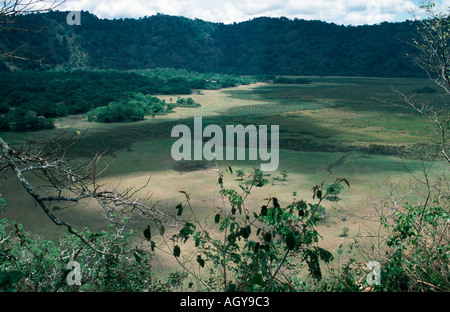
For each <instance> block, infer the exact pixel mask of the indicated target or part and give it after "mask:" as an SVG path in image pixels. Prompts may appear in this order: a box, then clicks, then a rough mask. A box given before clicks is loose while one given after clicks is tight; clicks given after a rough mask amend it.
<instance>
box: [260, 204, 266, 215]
mask: <svg viewBox="0 0 450 312" xmlns="http://www.w3.org/2000/svg"><path fill="white" fill-rule="evenodd" d="M261 216H263V217H264V216H267V206H266V205H264V206H262V207H261Z"/></svg>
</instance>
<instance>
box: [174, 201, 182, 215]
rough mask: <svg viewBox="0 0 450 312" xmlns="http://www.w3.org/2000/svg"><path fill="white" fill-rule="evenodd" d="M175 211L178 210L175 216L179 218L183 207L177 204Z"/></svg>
mask: <svg viewBox="0 0 450 312" xmlns="http://www.w3.org/2000/svg"><path fill="white" fill-rule="evenodd" d="M175 209H178V213H177V216H181V215H182V214H183V205H182V204H181V203H179V204H178V205H177V206H176V207H175Z"/></svg>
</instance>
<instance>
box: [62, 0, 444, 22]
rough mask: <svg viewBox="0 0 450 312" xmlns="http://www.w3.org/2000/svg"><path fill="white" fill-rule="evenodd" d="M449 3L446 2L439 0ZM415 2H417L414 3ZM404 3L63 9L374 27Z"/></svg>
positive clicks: (161, 3) (395, 15)
mask: <svg viewBox="0 0 450 312" xmlns="http://www.w3.org/2000/svg"><path fill="white" fill-rule="evenodd" d="M442 1H444V2H446V3H449V2H450V0H442ZM414 2H417V3H418V1H414ZM414 2H413V1H405V0H314V1H310V0H260V1H254V0H209V1H203V0H152V1H146V0H108V1H107V0H98V1H89V0H67V2H66V3H65V4H64V9H66V10H84V11H89V12H91V13H94V14H96V15H97V16H99V17H101V18H109V19H111V18H124V17H131V18H138V17H143V16H146V15H147V16H150V15H154V14H156V13H163V14H168V15H180V16H185V17H188V18H199V19H203V20H206V21H211V22H223V23H233V22H241V21H245V20H249V19H252V18H255V17H260V16H269V17H280V16H285V17H288V18H299V19H308V20H311V19H314V20H323V21H327V22H334V23H337V24H346V25H348V24H352V25H361V24H374V23H380V22H383V21H396V20H398V19H405V18H407V14H406V12H407V11H408V10H413V9H416V10H417V9H418V4H414Z"/></svg>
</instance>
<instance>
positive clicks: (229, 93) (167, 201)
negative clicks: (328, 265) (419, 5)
mask: <svg viewBox="0 0 450 312" xmlns="http://www.w3.org/2000/svg"><path fill="white" fill-rule="evenodd" d="M309 78H310V79H312V81H313V83H311V84H305V85H282V84H280V85H271V84H262V83H260V84H253V85H249V86H241V87H237V88H230V89H224V90H214V91H212V90H208V91H201V92H198V93H197V94H194V95H192V96H191V97H192V98H193V99H194V101H195V102H198V103H200V104H201V105H202V106H201V107H200V108H195V109H189V108H177V109H176V111H175V112H174V113H172V114H168V115H164V116H157V117H156V118H148V119H146V120H144V121H140V122H136V123H120V124H99V123H88V122H87V121H85V120H84V119H83V118H82V117H81V116H78V115H77V116H69V117H65V118H63V119H62V120H60V121H58V122H56V126H57V128H56V129H54V130H48V131H42V132H36V133H20V134H17V133H7V134H4V135H3V134H2V135H3V138H4V139H5V140H7V141H10V142H15V143H18V142H20V141H22V140H25V139H29V138H33V137H34V138H46V137H49V136H51V135H57V134H59V133H61V132H62V131H69V132H71V131H87V132H86V134H85V135H84V137H83V139H82V140H81V141H80V142H79V143H78V144H77V145H76V147H75V148H74V150H73V151H71V152H70V153H68V155H67V157H70V158H72V159H73V160H81V159H86V158H88V157H90V156H91V155H92V154H94V153H96V152H101V151H104V150H107V153H106V154H105V157H104V158H103V161H104V163H103V165H105V164H106V163H107V164H108V165H109V167H108V175H107V177H106V178H104V182H105V183H109V184H111V185H117V184H119V183H120V185H121V186H122V187H126V186H129V185H136V186H139V185H143V184H144V183H145V182H146V181H147V179H148V178H151V180H150V184H149V187H148V191H149V192H150V193H151V194H152V200H153V201H154V202H158V207H159V208H160V209H163V210H168V211H171V212H173V210H174V207H175V205H176V204H177V203H179V202H181V201H183V199H184V195H182V194H181V193H179V191H181V190H183V191H186V192H188V193H189V194H191V199H192V205H193V207H194V209H195V211H196V215H197V216H198V217H199V218H200V219H204V220H209V219H211V218H212V215H213V213H214V210H215V209H216V207H217V206H218V203H219V202H220V197H219V194H218V190H219V189H218V186H217V183H216V181H217V177H218V172H217V170H216V167H215V165H214V163H207V162H203V163H200V164H198V163H196V164H192V163H191V164H189V163H185V164H179V163H176V162H175V161H174V160H173V159H172V158H171V157H170V148H171V145H172V143H173V142H174V139H173V138H171V137H170V131H171V129H172V127H173V126H174V125H176V124H180V123H183V124H187V125H190V124H192V117H194V116H202V117H203V118H204V124H218V125H220V126H224V125H226V124H244V125H247V124H255V125H273V124H276V125H279V126H280V147H281V150H280V167H279V170H278V171H276V172H270V173H267V176H266V177H267V179H268V180H269V182H270V183H269V184H268V185H267V186H265V187H264V188H261V189H259V188H258V189H255V190H254V191H253V192H252V196H251V197H250V198H249V201H248V203H247V207H249V209H257V208H258V207H260V206H261V202H262V201H263V199H264V198H267V197H270V196H276V197H277V198H279V199H280V203H281V204H282V205H287V204H289V203H290V202H291V201H292V200H294V199H302V198H303V199H306V200H311V195H312V193H311V191H310V189H311V187H312V186H313V185H315V184H318V183H320V182H322V181H323V182H325V184H326V183H331V182H333V181H334V179H336V177H345V178H347V179H348V180H349V181H350V184H351V187H350V188H346V189H345V190H344V191H343V192H342V195H340V199H341V200H340V201H336V202H327V203H326V209H327V219H326V220H325V221H323V223H322V225H321V229H320V233H321V234H322V236H323V237H324V240H323V242H322V244H323V245H324V246H325V247H326V248H329V249H330V250H332V251H336V250H337V248H338V246H339V245H340V244H341V243H343V242H347V241H350V240H351V238H352V236H354V235H356V234H357V233H358V232H360V231H361V228H362V226H363V224H362V223H361V220H363V219H362V218H364V217H365V216H368V215H373V201H374V199H376V198H378V197H377V196H380V194H379V192H378V191H379V189H380V187H381V186H382V185H383V184H386V183H387V181H389V182H390V183H398V184H399V187H400V188H401V187H408V186H409V185H410V183H411V181H413V178H412V177H411V173H416V172H420V171H421V170H422V164H423V163H422V162H421V161H420V160H419V156H426V155H427V157H426V161H425V163H424V164H425V166H431V165H432V170H431V174H432V175H434V176H435V175H439V174H441V173H442V172H444V171H445V170H446V169H445V168H444V166H443V164H442V163H440V162H439V161H436V162H430V161H429V159H431V158H432V156H433V152H434V149H433V148H432V143H434V142H436V141H435V140H436V139H435V138H436V129H435V128H434V127H433V125H432V124H430V123H429V122H427V121H426V120H425V119H424V118H423V117H421V116H420V115H417V114H414V113H412V112H411V111H408V110H407V109H405V108H402V107H400V106H398V105H400V104H401V100H400V98H399V96H398V95H397V94H396V93H395V92H394V90H393V89H398V90H401V91H402V92H405V93H408V94H416V95H417V96H418V97H419V96H422V97H424V99H425V100H428V101H431V102H433V103H436V104H437V105H441V104H442V103H443V102H445V100H446V99H445V97H443V95H442V94H441V93H440V92H439V90H438V89H436V87H434V86H433V85H431V83H430V82H429V81H428V80H420V79H384V78H383V79H381V78H346V77H309ZM424 87H429V88H434V89H436V90H435V91H436V92H433V93H421V92H418V90H421V88H424ZM160 98H162V99H166V101H170V98H173V99H176V98H177V96H176V95H175V96H173V95H172V96H160ZM230 164H231V166H232V167H233V168H234V169H235V170H236V169H243V170H244V171H245V172H246V173H250V172H251V171H252V168H253V167H255V166H259V163H258V162H256V163H255V162H250V161H232V162H230ZM226 165H227V164H226V163H219V167H220V169H224V168H225V167H226ZM405 168H408V170H409V172H408V171H407V170H405ZM282 169H286V170H287V172H288V177H287V179H286V180H283V179H281V178H280V177H281V174H280V172H281V170H282ZM225 183H226V186H227V187H230V188H236V189H237V188H238V186H237V185H238V183H239V181H238V179H237V178H236V177H235V176H231V175H230V174H229V173H225ZM0 193H2V194H3V196H4V198H5V199H6V200H7V202H8V208H7V209H6V211H5V212H0V216H1V217H7V218H9V219H12V220H17V221H19V222H21V223H23V224H24V225H25V228H26V229H28V230H30V231H32V232H35V233H37V234H39V235H42V236H44V237H47V238H56V237H57V235H58V234H59V233H60V231H61V229H58V228H57V227H55V226H53V225H51V224H50V222H49V221H48V220H46V217H45V216H44V215H43V214H42V213H41V212H40V211H39V209H38V208H37V207H35V205H34V204H33V201H32V200H31V199H29V198H28V197H27V196H26V194H25V192H24V191H22V190H21V188H20V186H19V185H18V183H17V182H15V181H14V179H13V178H12V177H8V180H3V181H1V184H0ZM416 195H417V194H411V197H410V199H411V200H416V199H417V198H416ZM58 215H59V216H61V217H62V218H66V219H68V221H70V222H72V223H73V224H74V225H78V226H88V227H90V228H92V229H93V230H99V229H101V228H103V227H104V226H106V223H105V221H104V220H103V218H102V215H101V211H100V210H99V209H98V208H95V207H92V206H91V205H90V204H86V205H79V206H77V207H72V208H71V209H63V210H62V211H60V212H58ZM146 224H147V221H145V220H144V221H142V220H140V221H136V223H135V225H137V226H138V227H142V228H143V227H144V226H145V225H146ZM344 227H346V228H348V229H349V233H348V235H349V236H348V237H342V235H341V233H342V229H343V228H344ZM161 257H162V256H161ZM161 263H165V264H166V265H165V266H163V267H162V270H166V269H167V267H171V264H172V262H170V261H169V260H167V259H161Z"/></svg>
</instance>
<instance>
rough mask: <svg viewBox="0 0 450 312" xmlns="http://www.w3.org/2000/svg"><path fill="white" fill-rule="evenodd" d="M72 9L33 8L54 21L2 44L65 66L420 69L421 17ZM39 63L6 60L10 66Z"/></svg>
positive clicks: (40, 18)
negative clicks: (348, 20) (199, 15)
mask: <svg viewBox="0 0 450 312" xmlns="http://www.w3.org/2000/svg"><path fill="white" fill-rule="evenodd" d="M66 16H67V12H50V13H46V14H38V15H36V14H35V15H28V16H25V17H23V20H22V21H21V22H22V23H23V25H29V24H31V25H53V26H54V27H52V28H51V29H50V30H48V31H45V32H41V33H31V32H12V31H11V32H3V33H0V43H1V44H0V45H2V46H5V47H7V48H9V49H15V48H17V47H19V46H21V45H22V44H24V43H27V46H26V47H24V48H23V49H21V50H20V51H21V53H22V54H23V55H28V56H34V57H35V58H36V57H37V58H42V57H44V56H45V59H44V64H45V65H47V66H49V67H58V68H64V69H68V68H95V69H119V70H127V69H143V68H158V67H159V68H161V67H170V68H177V69H187V70H193V71H199V72H217V73H227V74H284V75H323V76H324V75H336V76H380V77H418V76H420V75H422V71H421V70H419V69H418V68H417V67H416V66H415V65H414V64H413V62H412V61H411V59H410V58H408V56H407V54H408V53H411V51H412V50H411V49H412V48H411V47H410V46H409V45H408V44H407V43H406V42H407V41H411V38H412V36H413V35H414V33H415V29H416V28H415V25H412V22H410V21H406V22H403V23H382V24H381V25H375V26H357V27H356V26H355V27H353V26H339V25H336V24H330V23H325V22H320V21H305V20H297V19H296V20H290V19H287V18H267V17H262V18H256V19H253V20H250V21H246V22H241V23H234V24H222V23H210V22H205V21H202V20H197V19H196V20H192V19H188V18H184V17H176V16H168V15H163V14H158V15H154V16H151V17H145V18H140V19H115V20H107V19H100V18H98V17H97V16H95V15H93V14H90V13H88V12H82V15H81V25H80V26H69V25H68V24H67V23H66ZM33 66H34V67H35V68H37V66H35V65H32V64H31V63H28V62H25V63H22V64H20V63H14V65H11V64H1V66H0V67H1V69H2V70H7V69H10V68H17V67H19V68H20V69H30V68H32V67H33Z"/></svg>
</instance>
